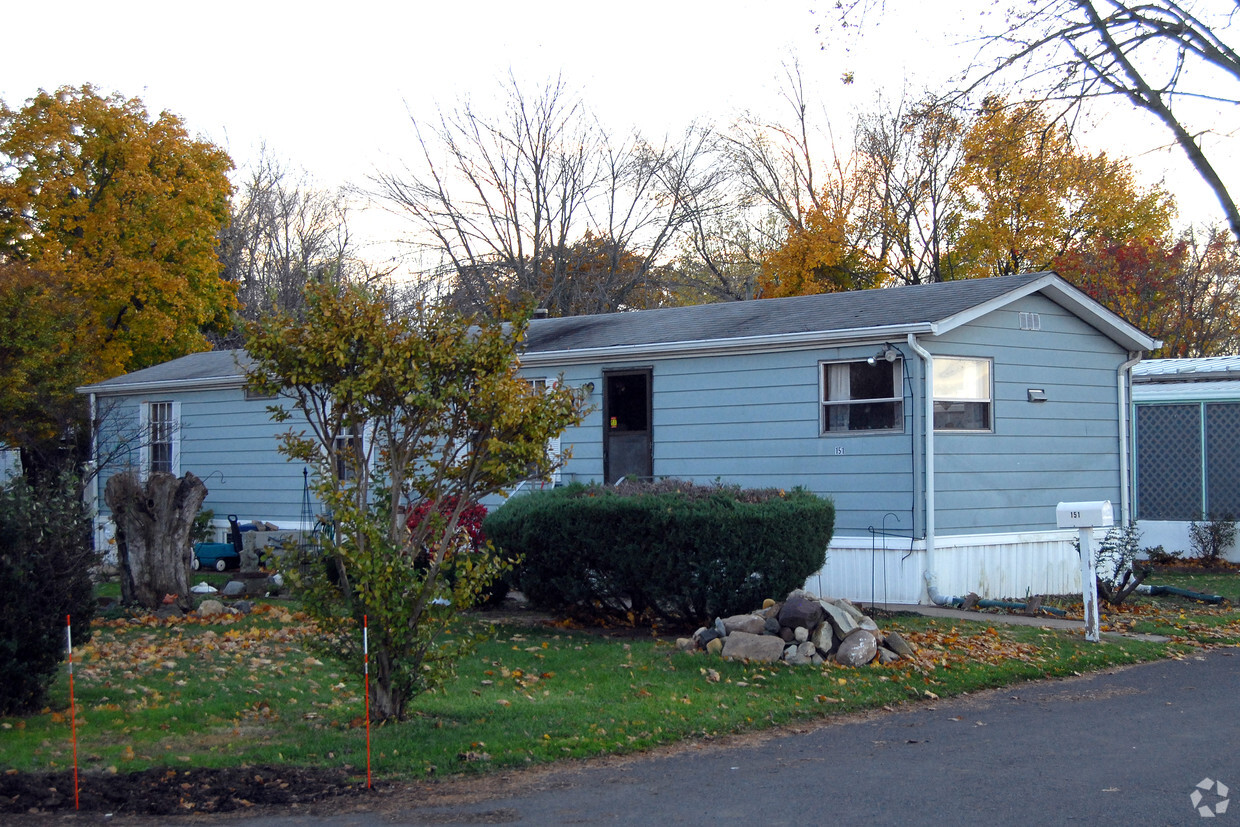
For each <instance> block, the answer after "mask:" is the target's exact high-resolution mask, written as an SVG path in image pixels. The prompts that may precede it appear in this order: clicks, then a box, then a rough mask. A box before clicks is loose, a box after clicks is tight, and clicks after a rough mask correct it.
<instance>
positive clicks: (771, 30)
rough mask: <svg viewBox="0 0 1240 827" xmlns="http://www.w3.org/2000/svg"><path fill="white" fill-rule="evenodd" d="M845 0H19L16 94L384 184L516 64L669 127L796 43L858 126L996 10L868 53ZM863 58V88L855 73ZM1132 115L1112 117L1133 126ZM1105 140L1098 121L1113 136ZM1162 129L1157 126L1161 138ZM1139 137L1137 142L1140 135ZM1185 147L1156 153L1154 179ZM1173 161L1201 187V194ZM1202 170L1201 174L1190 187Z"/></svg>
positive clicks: (938, 18)
mask: <svg viewBox="0 0 1240 827" xmlns="http://www.w3.org/2000/svg"><path fill="white" fill-rule="evenodd" d="M831 5H833V3H832V2H831V0H819V2H816V3H810V2H804V1H803V0H784V1H783V2H741V1H740V0H626V1H625V2H610V3H598V2H593V3H589V2H567V0H527V2H524V3H514V2H511V0H509V2H490V1H489V0H488V1H487V2H482V1H481V0H472V1H471V0H457V1H456V2H452V0H441V1H440V2H433V3H432V2H424V1H416V2H404V3H397V2H391V3H380V2H372V1H371V0H352V2H345V3H340V2H334V3H323V2H295V3H294V2H267V0H248V2H238V1H237V0H216V2H212V3H205V4H178V3H169V2H166V0H164V2H159V3H156V2H146V0H102V1H101V0H89V2H83V1H82V0H61V2H57V3H55V4H36V3H20V4H10V6H9V7H8V8H7V9H6V10H5V12H4V15H3V20H4V26H5V29H6V36H5V44H4V48H3V49H2V50H0V99H3V100H4V101H5V102H6V103H7V104H9V105H10V106H18V105H20V104H21V103H22V102H23V101H24V100H25V99H27V98H29V97H30V96H31V95H33V94H34V93H35V92H36V91H37V90H38V89H40V88H44V89H49V90H50V89H54V88H56V87H58V86H61V85H65V84H70V85H79V84H81V83H84V82H90V83H93V84H95V85H96V86H98V87H100V89H101V90H102V91H104V92H105V93H106V92H112V91H119V92H121V93H122V94H124V95H126V96H137V97H140V98H141V99H142V100H143V101H144V102H145V103H146V104H147V107H148V108H149V109H150V110H151V111H152V112H158V111H160V110H162V109H168V110H171V111H173V112H175V113H176V114H178V115H179V116H181V118H182V119H183V120H184V121H185V122H186V124H187V125H188V127H189V129H190V131H191V132H193V133H195V134H198V135H200V136H202V137H205V138H208V139H209V140H211V141H213V142H215V143H217V144H219V145H220V146H222V147H224V148H225V149H226V150H227V151H228V152H229V154H230V155H231V156H232V158H233V160H234V162H235V163H236V164H237V165H238V166H243V165H245V164H246V163H248V162H250V161H252V160H254V159H255V158H256V157H257V155H258V147H259V145H260V144H261V143H262V142H264V141H265V142H266V143H267V145H268V147H269V148H270V149H271V150H272V152H273V153H274V154H275V156H276V157H279V158H283V159H286V160H287V161H289V162H291V163H292V164H293V165H295V166H297V167H301V168H304V169H305V170H307V171H308V172H309V173H310V174H311V175H313V176H314V178H315V180H316V182H317V183H319V184H320V185H322V186H325V187H335V186H339V185H342V184H345V183H353V184H365V183H366V179H367V177H368V176H369V175H371V174H372V173H373V172H374V171H375V170H376V169H386V170H390V169H395V168H398V167H399V166H400V164H401V163H402V162H403V161H404V160H406V159H410V158H412V156H413V152H412V132H411V129H410V126H409V114H410V113H413V114H415V115H417V116H418V117H420V118H427V117H433V116H434V113H435V107H436V105H437V104H440V105H443V106H445V107H451V106H452V105H453V104H454V103H455V102H457V101H458V100H460V99H461V98H462V97H463V96H465V95H471V96H473V97H474V98H475V100H478V101H485V100H486V99H487V98H489V97H491V96H492V95H494V94H495V92H496V90H497V88H498V86H499V84H500V82H501V81H502V79H503V78H504V77H505V76H506V74H507V73H508V72H509V71H512V72H513V73H514V75H515V76H516V77H517V78H518V80H519V81H520V82H522V83H523V84H527V85H530V86H535V85H539V84H541V83H543V82H544V81H545V80H546V79H547V78H549V77H553V76H555V75H556V74H560V75H561V76H562V77H563V79H564V80H565V81H566V82H567V83H568V85H569V86H570V88H572V89H574V90H576V91H579V92H580V94H581V95H582V97H583V99H584V100H585V101H586V102H587V104H588V105H589V107H590V108H591V109H592V110H594V111H595V112H596V113H597V114H598V115H599V116H600V118H601V120H602V121H603V122H604V124H605V125H606V126H607V127H609V128H610V129H611V130H613V131H615V132H618V133H619V132H624V131H626V130H627V129H629V128H630V127H633V126H636V127H638V128H640V129H641V130H642V131H643V132H644V133H645V134H647V135H648V136H651V137H659V136H662V135H663V134H675V133H677V132H679V131H680V130H681V129H683V127H684V126H685V125H686V124H687V123H688V122H689V121H691V120H694V119H698V120H706V121H712V122H714V123H716V124H719V125H721V126H722V125H726V124H727V122H728V121H730V120H731V119H732V118H733V117H734V116H735V115H736V114H737V113H738V112H740V111H742V110H745V109H750V110H755V111H758V112H768V113H772V114H773V113H774V112H775V111H776V110H775V105H776V97H777V94H776V93H777V90H778V85H779V76H780V74H781V65H782V64H784V63H785V62H787V61H788V60H790V59H791V58H793V57H794V56H795V57H796V59H798V60H799V61H800V62H801V64H802V67H803V72H804V75H805V77H806V79H807V80H808V81H810V82H812V83H813V84H814V88H815V91H816V92H817V93H818V95H819V96H820V99H821V100H822V102H823V104H824V106H825V107H826V108H827V110H828V111H829V112H830V114H831V117H832V119H833V120H834V121H835V122H836V123H837V124H838V125H839V127H841V128H845V129H847V128H849V127H850V126H851V122H852V119H853V113H854V112H855V111H857V110H858V109H864V108H866V107H868V106H869V105H870V104H871V103H872V102H873V100H874V97H875V95H876V94H877V93H878V92H880V91H881V92H883V93H885V94H886V95H887V97H889V98H892V97H898V96H899V93H900V90H901V88H902V87H903V86H905V85H908V86H910V87H911V88H912V89H914V90H918V89H921V88H924V87H935V86H938V85H940V84H942V83H943V82H944V81H945V80H946V79H947V78H949V77H950V76H951V74H952V73H953V72H956V71H958V70H959V69H960V67H961V66H962V65H963V62H964V61H965V60H967V58H968V47H967V46H964V45H959V44H960V42H961V41H962V40H963V38H964V37H965V36H967V35H968V34H970V33H973V32H975V31H976V30H977V28H978V26H979V25H980V18H979V17H978V12H977V11H976V9H978V8H984V7H986V6H988V5H989V4H986V3H984V2H981V1H980V0H960V2H958V3H956V4H953V5H954V7H955V8H958V9H972V11H954V12H952V11H944V9H943V7H942V5H941V4H940V3H938V2H936V3H926V4H925V7H926V9H927V11H928V12H929V15H928V16H927V18H925V19H921V20H918V19H888V20H885V21H883V27H884V28H883V29H882V35H881V37H878V36H870V37H869V38H868V39H867V41H865V42H863V43H862V44H860V45H859V46H858V47H857V48H854V49H853V50H852V51H851V52H849V53H844V52H842V51H840V50H834V49H828V50H823V49H820V48H819V47H820V45H821V44H822V40H823V39H822V38H821V37H820V36H819V35H818V34H816V33H815V26H816V25H819V24H823V25H828V26H829V25H831V23H832V20H831V18H830V17H827V18H825V19H824V18H823V17H822V16H821V15H817V14H813V13H811V10H813V9H815V8H824V7H825V8H829V7H830V6H831ZM845 71H848V72H852V73H854V76H855V79H856V82H855V83H853V84H852V85H851V86H844V85H843V84H842V83H840V80H839V79H840V76H841V75H842V74H843V73H844V72H845ZM1125 130H1126V128H1125V129H1122V130H1120V131H1118V132H1113V133H1112V134H1125ZM1095 138H1096V139H1097V138H1098V136H1095ZM1155 143H1157V141H1156V140H1154V139H1150V140H1146V141H1144V146H1145V147H1148V146H1152V145H1154V144H1155ZM1127 151H1130V152H1131V151H1135V150H1133V149H1128V150H1127ZM1167 163H1168V162H1167V157H1166V156H1165V155H1161V156H1156V157H1155V156H1150V157H1146V158H1144V159H1138V164H1139V165H1142V166H1144V167H1146V169H1145V170H1144V172H1143V179H1144V180H1146V181H1147V182H1152V181H1153V180H1157V179H1158V178H1160V177H1162V176H1163V175H1164V170H1165V168H1166V167H1167ZM1189 179H1191V176H1188V175H1184V174H1181V173H1180V172H1173V173H1172V175H1171V178H1170V179H1169V183H1170V184H1172V185H1173V188H1174V189H1175V190H1176V191H1177V194H1180V193H1184V194H1181V195H1180V197H1181V201H1182V202H1183V201H1185V200H1186V198H1187V199H1188V200H1193V199H1197V200H1199V199H1200V191H1199V190H1198V189H1196V188H1195V187H1194V186H1193V185H1192V183H1191V181H1190V180H1189ZM1181 184H1182V186H1181Z"/></svg>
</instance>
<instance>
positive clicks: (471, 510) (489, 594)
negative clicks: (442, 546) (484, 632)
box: [406, 497, 512, 605]
mask: <svg viewBox="0 0 1240 827" xmlns="http://www.w3.org/2000/svg"><path fill="white" fill-rule="evenodd" d="M456 504H457V498H456V497H446V498H445V499H444V500H443V501H442V502H440V504H439V517H438V519H440V520H442V521H443V522H445V523H446V522H447V520H448V519H449V518H450V517H451V516H452V512H453V511H455V510H456ZM430 513H431V504H430V503H429V502H427V501H425V500H424V501H422V502H421V503H419V504H418V505H417V507H415V508H414V509H413V511H411V512H409V519H408V520H407V521H406V525H407V526H408V528H409V531H410V532H413V533H417V530H418V526H420V525H421V524H422V522H423V521H424V520H426V518H427V515H429V514H430ZM486 516H487V507H486V506H485V505H482V504H480V503H471V504H469V505H467V506H465V508H464V510H462V511H461V515H460V517H459V518H458V520H457V524H456V530H457V533H458V534H459V535H463V536H462V539H465V538H468V540H469V545H468V547H467V548H466V549H463V550H465V551H469V552H472V553H474V554H482V553H485V552H487V551H488V550H489V549H488V545H487V535H486V532H485V531H483V530H482V522H483V520H485V519H486ZM440 533H441V531H440V529H439V528H438V527H435V528H434V533H433V535H432V539H431V542H430V543H429V545H430V546H434V545H436V544H437V543H438V541H439V534H440ZM457 562H458V561H457V560H456V557H455V555H453V554H448V555H447V556H446V557H445V559H444V569H445V577H447V579H448V582H449V583H453V582H455V576H456V575H455V571H456V564H457ZM429 563H430V549H429V548H427V549H424V550H423V552H422V554H421V555H420V556H419V557H418V560H417V561H416V564H417V565H419V566H422V567H423V568H425V567H426V566H428V565H429ZM510 574H511V570H509V569H505V571H504V572H503V573H501V575H500V576H499V577H497V578H495V580H493V581H492V582H491V583H490V584H489V585H488V586H487V587H486V588H485V589H483V591H482V593H481V594H480V595H479V597H480V599H481V600H482V602H484V603H486V604H488V605H494V604H497V603H501V602H503V600H504V598H505V597H507V596H508V591H509V589H511V588H512V584H511V583H510V582H509V579H510V578H509V575H510Z"/></svg>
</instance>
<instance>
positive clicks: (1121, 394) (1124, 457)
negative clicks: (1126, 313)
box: [1115, 351, 1141, 526]
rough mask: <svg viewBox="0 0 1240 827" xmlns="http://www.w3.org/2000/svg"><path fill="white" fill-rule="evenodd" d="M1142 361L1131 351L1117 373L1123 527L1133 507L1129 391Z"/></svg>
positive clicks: (1120, 509)
mask: <svg viewBox="0 0 1240 827" xmlns="http://www.w3.org/2000/svg"><path fill="white" fill-rule="evenodd" d="M1140 361H1141V351H1129V352H1128V361H1127V362H1124V363H1123V364H1122V365H1120V366H1119V368H1118V369H1117V370H1116V371H1115V391H1116V395H1115V398H1116V404H1117V405H1118V406H1119V519H1120V525H1122V526H1127V525H1128V524H1129V523H1130V522H1132V519H1131V515H1130V510H1131V508H1132V506H1131V503H1130V502H1129V500H1130V498H1131V494H1130V493H1129V490H1128V481H1129V471H1128V427H1129V422H1130V417H1129V413H1130V411H1131V410H1132V406H1131V405H1129V401H1128V394H1127V389H1128V387H1129V386H1130V385H1131V384H1132V378H1131V371H1132V367H1133V365H1135V364H1137V363H1138V362H1140ZM1125 378H1127V379H1128V381H1127V382H1125V381H1124V380H1125Z"/></svg>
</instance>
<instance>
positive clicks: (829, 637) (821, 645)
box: [809, 620, 836, 655]
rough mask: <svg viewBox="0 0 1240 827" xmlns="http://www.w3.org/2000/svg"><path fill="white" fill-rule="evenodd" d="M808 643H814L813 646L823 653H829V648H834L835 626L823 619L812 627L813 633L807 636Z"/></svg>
mask: <svg viewBox="0 0 1240 827" xmlns="http://www.w3.org/2000/svg"><path fill="white" fill-rule="evenodd" d="M809 640H810V643H812V644H814V648H815V649H817V650H818V651H819V652H821V653H822V654H824V655H829V654H831V650H832V649H834V648H835V642H836V637H835V628H834V627H833V626H832V625H831V623H830V622H829V621H826V620H824V621H823V622H822V623H819V624H818V626H817V628H815V629H814V632H813V634H811V635H810V636H809Z"/></svg>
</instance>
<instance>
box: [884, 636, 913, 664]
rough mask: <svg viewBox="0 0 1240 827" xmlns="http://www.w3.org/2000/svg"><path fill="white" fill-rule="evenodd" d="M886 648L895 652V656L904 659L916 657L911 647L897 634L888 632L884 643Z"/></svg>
mask: <svg viewBox="0 0 1240 827" xmlns="http://www.w3.org/2000/svg"><path fill="white" fill-rule="evenodd" d="M884 643H885V644H886V645H887V648H888V649H890V650H891V651H893V652H895V653H896V654H897V655H899V656H901V657H905V658H911V657H913V656H914V655H916V652H914V651H913V647H912V645H910V644H909V642H908V641H907V640H905V639H904V638H903V636H901V634H900V633H899V632H888V633H887V639H886V640H885V641H884Z"/></svg>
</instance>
